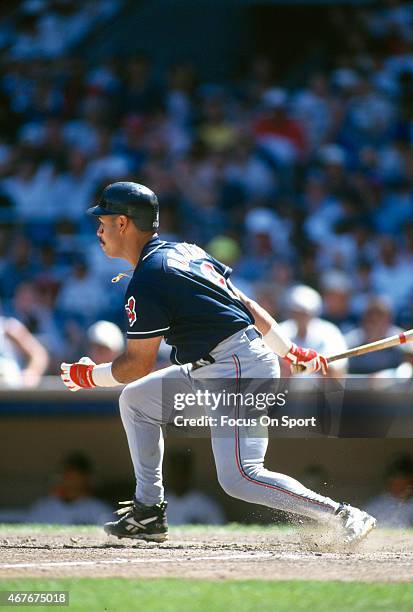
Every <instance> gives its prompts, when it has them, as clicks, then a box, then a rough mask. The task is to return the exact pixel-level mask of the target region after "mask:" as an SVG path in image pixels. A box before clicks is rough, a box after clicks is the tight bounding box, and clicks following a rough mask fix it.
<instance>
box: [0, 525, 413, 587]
mask: <svg viewBox="0 0 413 612" xmlns="http://www.w3.org/2000/svg"><path fill="white" fill-rule="evenodd" d="M32 576H33V577H34V576H39V577H43V578H51V577H53V578H54V577H72V576H73V577H74V576H76V577H77V576H81V577H98V576H124V577H136V578H146V577H180V578H182V577H186V578H188V577H194V578H212V579H222V580H225V579H229V578H231V579H252V578H265V579H274V580H291V579H301V580H303V579H304V580H305V579H311V580H346V581H349V580H357V581H360V580H361V581H367V582H370V581H380V582H401V581H411V580H412V579H413V532H412V531H411V530H410V531H398V532H396V531H380V530H377V531H375V532H373V533H372V534H371V535H370V536H369V538H368V539H367V540H366V541H365V542H363V543H362V544H360V545H359V546H358V547H357V548H356V549H355V550H353V551H349V550H345V549H341V550H338V549H337V545H336V544H335V543H334V541H333V540H331V539H330V540H329V539H328V537H326V538H324V540H323V538H322V537H321V536H320V535H319V534H317V533H314V532H310V531H309V530H308V529H307V530H304V529H274V528H267V529H265V528H248V529H245V528H240V529H236V528H235V529H234V528H230V529H225V528H217V529H213V528H209V529H202V528H199V529H197V528H193V527H192V528H189V529H186V528H185V529H179V528H175V529H172V530H171V535H170V539H169V541H167V542H165V543H163V544H148V543H139V542H138V543H134V542H132V543H131V542H129V541H125V540H117V539H112V538H108V537H107V536H106V535H105V534H104V533H102V532H101V530H99V529H97V528H90V529H85V528H80V529H78V530H76V528H60V529H59V528H54V529H45V530H42V529H39V528H36V529H31V528H30V527H26V528H22V527H19V528H15V529H13V528H11V527H2V528H0V578H11V577H32Z"/></svg>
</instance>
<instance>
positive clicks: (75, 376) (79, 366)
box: [60, 357, 96, 392]
mask: <svg viewBox="0 0 413 612" xmlns="http://www.w3.org/2000/svg"><path fill="white" fill-rule="evenodd" d="M95 365H96V364H95V362H94V361H92V360H91V359H90V357H82V359H79V361H77V362H76V363H62V364H61V365H60V368H61V370H62V373H61V375H60V378H61V379H62V381H63V383H64V384H65V385H66V387H67V388H68V389H69V391H73V392H74V391H79V389H92V388H93V387H96V385H95V383H94V382H93V378H92V371H93V368H94V367H95Z"/></svg>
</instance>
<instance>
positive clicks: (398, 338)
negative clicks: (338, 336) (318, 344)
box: [327, 329, 413, 363]
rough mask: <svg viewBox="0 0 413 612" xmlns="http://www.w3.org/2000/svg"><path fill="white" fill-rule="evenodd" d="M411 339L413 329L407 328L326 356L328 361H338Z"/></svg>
mask: <svg viewBox="0 0 413 612" xmlns="http://www.w3.org/2000/svg"><path fill="white" fill-rule="evenodd" d="M412 341H413V329H409V330H407V331H405V332H401V333H400V334H396V335H395V336H389V337H388V338H383V339H382V340H377V341H376V342H369V343H368V344H361V345H360V346H355V347H354V348H352V349H348V350H347V351H344V352H343V353H338V354H337V355H331V356H330V357H327V361H328V363H332V362H333V361H338V360H339V359H348V358H349V357H356V356H358V355H365V354H366V353H373V352H374V351H382V350H383V349H387V348H391V347H392V346H398V345H399V344H406V342H412Z"/></svg>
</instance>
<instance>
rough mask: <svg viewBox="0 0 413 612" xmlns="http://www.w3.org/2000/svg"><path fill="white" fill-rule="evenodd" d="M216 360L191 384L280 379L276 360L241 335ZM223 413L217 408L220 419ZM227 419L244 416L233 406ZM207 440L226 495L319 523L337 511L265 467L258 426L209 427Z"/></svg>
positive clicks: (264, 442) (263, 432)
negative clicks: (209, 440) (292, 513)
mask: <svg viewBox="0 0 413 612" xmlns="http://www.w3.org/2000/svg"><path fill="white" fill-rule="evenodd" d="M214 358H215V359H216V361H215V363H214V364H213V365H211V366H207V367H206V368H205V369H203V368H200V370H198V371H196V372H195V373H194V379H195V384H198V385H201V386H205V385H206V384H208V385H210V386H211V385H214V384H215V383H214V380H213V379H214V378H216V379H219V378H221V379H231V381H232V383H233V382H234V381H235V382H236V381H240V382H241V380H242V379H244V380H245V379H249V380H251V381H253V380H254V379H257V381H261V380H263V379H264V380H268V381H272V380H274V379H277V378H278V377H279V366H278V361H277V360H276V358H275V357H274V355H273V353H271V351H269V350H268V349H267V347H266V346H265V345H264V344H263V343H262V342H261V341H260V340H254V341H252V342H250V341H248V340H246V339H245V337H242V336H241V338H240V337H236V338H233V339H232V340H231V339H229V340H228V341H225V344H224V343H223V345H220V347H219V351H217V352H216V353H214ZM218 384H220V383H218ZM240 388H241V387H240ZM207 411H208V409H207ZM217 412H218V411H215V413H212V412H211V414H210V416H216V415H217ZM225 412H227V410H226V409H224V408H222V407H221V414H224V413H225ZM229 416H231V417H233V418H235V419H240V418H244V417H245V416H246V413H243V411H242V410H241V409H240V410H238V408H237V407H234V409H233V411H232V413H231V415H229ZM211 435H212V449H213V453H214V458H215V463H216V468H217V475H218V480H219V482H220V484H221V486H222V487H223V489H224V490H225V491H226V492H227V493H228V494H229V495H232V496H234V497H237V498H239V499H242V500H245V501H249V502H252V503H256V504H262V505H265V506H269V507H271V508H277V509H280V510H285V511H288V512H294V513H297V514H301V515H304V516H308V517H311V518H317V519H323V518H328V517H329V516H331V515H332V514H334V513H335V512H336V511H337V510H338V508H339V506H340V504H339V503H338V502H335V501H333V500H332V499H330V498H328V497H324V496H323V495H319V494H318V493H316V492H314V491H311V490H310V489H307V488H306V487H305V486H304V485H302V484H301V483H300V482H298V481H297V480H296V479H295V478H291V477H290V476H287V475H285V474H281V473H279V472H273V471H271V470H268V469H266V468H265V467H264V460H265V453H266V451H267V446H268V432H267V428H266V427H265V426H263V425H261V424H260V423H259V422H258V424H257V425H256V426H251V427H243V426H240V425H222V426H219V427H212V428H211Z"/></svg>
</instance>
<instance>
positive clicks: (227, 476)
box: [217, 466, 243, 498]
mask: <svg viewBox="0 0 413 612" xmlns="http://www.w3.org/2000/svg"><path fill="white" fill-rule="evenodd" d="M217 476H218V482H219V484H220V486H221V487H222V489H224V491H225V493H227V495H231V497H237V498H239V497H240V496H241V490H242V484H243V483H242V479H241V478H240V475H239V474H238V473H237V472H236V470H234V471H232V470H229V469H228V466H226V467H225V469H217Z"/></svg>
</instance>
